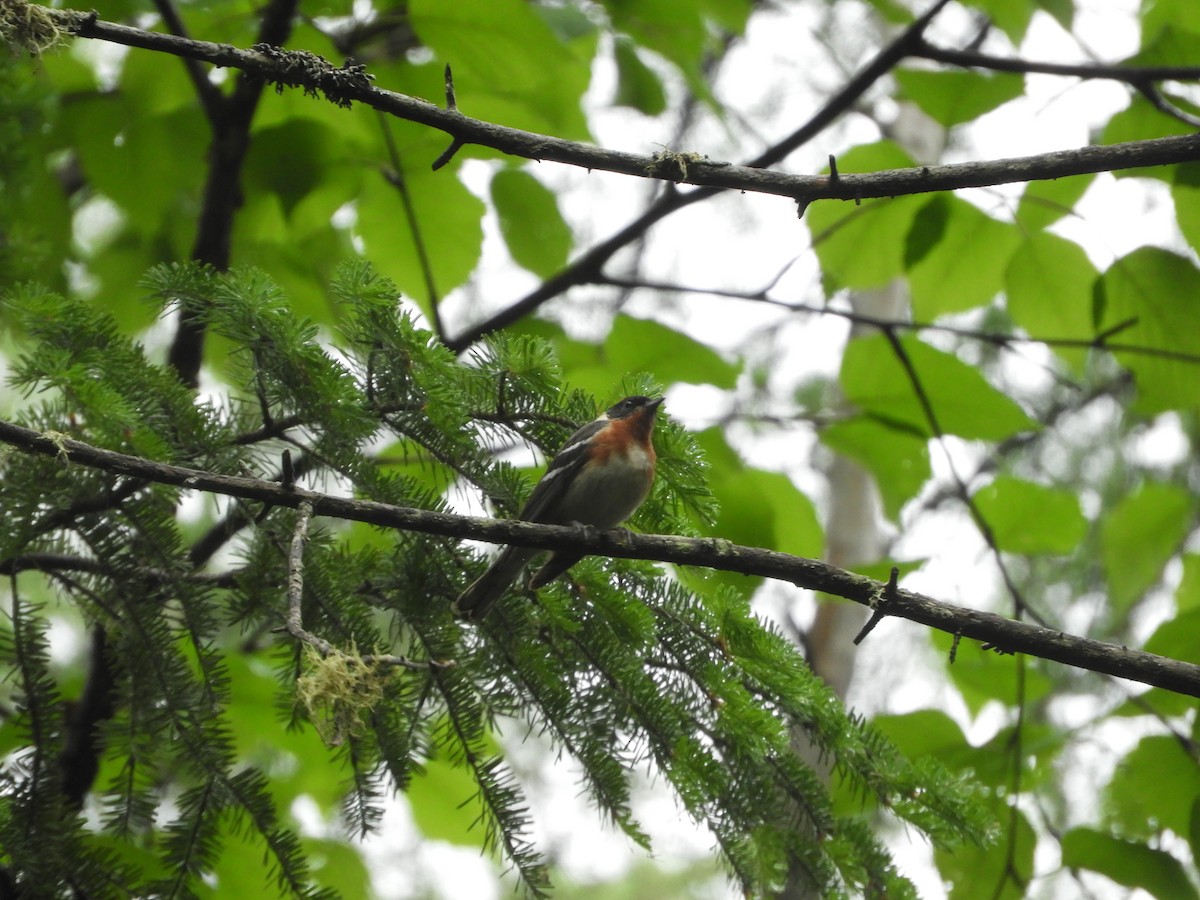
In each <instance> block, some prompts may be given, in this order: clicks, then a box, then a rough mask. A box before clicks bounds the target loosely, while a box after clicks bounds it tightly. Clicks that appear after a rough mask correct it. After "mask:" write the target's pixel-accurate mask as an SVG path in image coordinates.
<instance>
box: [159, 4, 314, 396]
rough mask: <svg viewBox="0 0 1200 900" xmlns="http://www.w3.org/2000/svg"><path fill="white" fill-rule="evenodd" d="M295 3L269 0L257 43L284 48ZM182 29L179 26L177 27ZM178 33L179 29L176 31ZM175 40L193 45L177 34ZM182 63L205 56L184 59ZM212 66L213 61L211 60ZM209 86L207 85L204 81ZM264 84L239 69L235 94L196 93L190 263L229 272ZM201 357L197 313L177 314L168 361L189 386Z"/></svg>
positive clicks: (194, 381)
mask: <svg viewBox="0 0 1200 900" xmlns="http://www.w3.org/2000/svg"><path fill="white" fill-rule="evenodd" d="M298 2H299V0H270V2H269V3H268V4H267V5H266V7H264V9H263V11H262V19H261V22H260V24H259V31H258V39H259V42H261V43H265V44H273V45H275V44H282V43H284V42H285V41H286V40H287V39H288V36H289V35H290V34H291V31H292V20H293V18H294V17H295V14H296V6H297V4H298ZM179 25H180V26H182V23H179ZM179 30H180V31H181V30H182V29H181V27H180V29H179ZM174 37H176V39H178V40H183V41H188V42H189V43H193V44H195V43H203V42H200V41H192V40H190V39H189V38H186V37H184V36H183V35H182V33H181V34H179V35H174ZM184 59H192V60H197V59H203V57H195V56H184ZM210 62H211V60H210ZM206 83H207V82H206ZM263 87H264V82H263V80H262V79H261V78H259V77H258V76H257V75H256V74H255V73H251V72H248V71H243V72H242V73H241V74H240V76H239V77H238V80H237V84H236V85H235V86H234V89H233V93H231V94H230V95H229V96H228V97H225V96H224V95H222V94H221V93H220V92H219V91H218V92H217V93H216V94H215V95H214V94H213V93H212V92H206V91H203V90H202V91H200V97H201V100H202V101H204V105H205V112H206V113H207V114H208V121H209V126H210V127H211V129H212V143H211V144H210V146H209V152H208V178H207V180H206V182H205V185H204V200H203V204H202V206H201V209H200V219H199V224H198V226H197V229H196V240H195V243H194V244H193V246H192V259H193V260H195V261H196V262H199V263H204V264H205V265H209V266H212V267H213V268H214V269H218V270H222V271H223V270H225V269H228V268H229V261H230V256H231V253H232V249H231V241H232V237H233V220H234V216H235V215H236V214H237V211H238V210H239V209H240V208H241V206H242V202H243V197H242V165H243V163H244V162H245V159H246V153H247V151H248V150H249V148H250V125H251V123H252V122H253V121H254V114H255V113H256V112H257V110H258V101H259V99H260V98H261V97H262V91H263ZM203 354H204V325H203V321H202V317H201V315H200V311H199V310H193V309H187V308H183V309H180V311H179V326H178V329H177V330H176V332H175V338H174V340H173V341H172V342H171V348H170V351H169V352H168V354H167V361H168V362H169V364H170V365H171V367H172V368H173V369H175V371H176V372H177V373H178V374H179V378H180V380H181V381H183V383H184V384H186V385H188V386H189V387H193V388H194V387H196V386H197V384H198V383H199V375H200V363H201V361H202V359H203Z"/></svg>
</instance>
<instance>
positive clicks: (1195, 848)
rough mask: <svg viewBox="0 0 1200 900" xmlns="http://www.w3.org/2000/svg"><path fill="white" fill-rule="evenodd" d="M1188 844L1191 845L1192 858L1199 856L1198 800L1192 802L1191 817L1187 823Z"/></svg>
mask: <svg viewBox="0 0 1200 900" xmlns="http://www.w3.org/2000/svg"><path fill="white" fill-rule="evenodd" d="M1188 843H1189V844H1191V845H1192V858H1193V859H1195V858H1196V856H1197V854H1200V798H1197V799H1196V800H1193V801H1192V816H1191V819H1190V820H1189V821H1188Z"/></svg>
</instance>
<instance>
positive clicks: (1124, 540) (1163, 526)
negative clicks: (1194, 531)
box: [1100, 481, 1194, 613]
mask: <svg viewBox="0 0 1200 900" xmlns="http://www.w3.org/2000/svg"><path fill="white" fill-rule="evenodd" d="M1193 509H1194V504H1193V501H1192V497H1191V496H1190V495H1189V494H1188V493H1187V492H1186V491H1184V490H1182V489H1181V488H1178V487H1176V486H1175V485H1172V484H1160V483H1157V482H1152V481H1151V482H1146V483H1144V484H1142V485H1141V487H1139V488H1138V489H1137V490H1136V491H1134V492H1133V493H1132V494H1130V495H1129V496H1127V497H1125V498H1124V499H1123V500H1122V501H1121V502H1120V503H1118V504H1117V506H1116V507H1115V508H1114V509H1113V510H1112V511H1111V512H1110V513H1109V514H1108V515H1107V516H1106V517H1105V519H1104V521H1103V523H1102V524H1101V530H1100V546H1101V556H1102V560H1103V563H1104V576H1105V578H1106V580H1107V581H1108V591H1109V602H1110V603H1111V604H1112V607H1113V609H1114V610H1116V611H1118V612H1120V613H1124V612H1126V611H1127V610H1128V609H1129V607H1130V606H1131V605H1132V604H1133V603H1134V601H1136V600H1138V599H1139V598H1140V597H1141V596H1142V594H1143V593H1145V592H1146V590H1147V589H1148V588H1150V587H1151V586H1152V585H1153V584H1154V583H1155V582H1156V581H1158V578H1159V576H1160V575H1161V573H1162V570H1163V566H1165V565H1166V564H1167V560H1169V559H1170V558H1171V557H1172V556H1174V555H1175V554H1176V553H1177V552H1178V551H1179V548H1180V546H1181V545H1182V544H1183V540H1184V538H1185V537H1187V534H1188V530H1189V528H1190V526H1191V521H1192V514H1193Z"/></svg>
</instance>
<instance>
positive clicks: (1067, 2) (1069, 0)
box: [1036, 0, 1075, 31]
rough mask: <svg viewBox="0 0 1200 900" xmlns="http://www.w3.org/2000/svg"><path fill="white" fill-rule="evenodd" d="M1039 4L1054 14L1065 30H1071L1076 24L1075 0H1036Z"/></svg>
mask: <svg viewBox="0 0 1200 900" xmlns="http://www.w3.org/2000/svg"><path fill="white" fill-rule="evenodd" d="M1036 2H1037V5H1038V6H1039V7H1040V8H1041V9H1044V10H1045V11H1046V12H1048V13H1050V15H1052V16H1054V18H1055V20H1056V21H1057V22H1058V24H1059V25H1061V26H1062V27H1063V30H1064V31H1070V30H1071V29H1072V28H1073V27H1074V25H1075V3H1074V2H1073V0H1036Z"/></svg>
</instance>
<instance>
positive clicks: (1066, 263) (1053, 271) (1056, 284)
mask: <svg viewBox="0 0 1200 900" xmlns="http://www.w3.org/2000/svg"><path fill="white" fill-rule="evenodd" d="M1098 277H1099V273H1098V272H1097V271H1096V268H1095V266H1093V265H1092V263H1091V261H1090V260H1089V259H1088V258H1087V254H1086V253H1084V251H1083V248H1082V247H1080V246H1079V245H1078V244H1076V243H1074V242H1073V241H1068V240H1066V239H1065V238H1061V237H1059V236H1058V235H1055V234H1050V233H1047V232H1037V233H1035V234H1031V235H1030V236H1029V237H1027V238H1026V239H1025V240H1024V241H1023V242H1022V243H1021V245H1020V246H1019V247H1018V248H1017V250H1016V252H1015V253H1014V254H1013V255H1012V259H1011V260H1009V263H1008V269H1007V270H1006V271H1005V294H1006V301H1007V306H1008V311H1009V314H1010V315H1011V316H1012V319H1013V321H1014V322H1015V323H1016V324H1017V325H1019V326H1021V328H1023V329H1024V330H1025V331H1026V332H1028V333H1029V335H1030V336H1031V337H1033V338H1036V339H1039V340H1055V339H1059V340H1062V339H1067V340H1075V341H1088V340H1091V339H1092V337H1093V336H1094V331H1095V329H1094V327H1093V324H1092V299H1093V291H1094V288H1095V284H1096V279H1097V278H1098ZM1053 350H1054V352H1055V353H1056V354H1057V355H1058V356H1060V357H1061V358H1062V359H1064V360H1065V361H1066V362H1067V363H1069V364H1070V366H1071V368H1072V369H1074V370H1075V371H1076V372H1082V371H1083V366H1084V363H1085V361H1086V360H1087V354H1088V350H1087V349H1086V348H1084V347H1054V348H1053Z"/></svg>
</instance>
